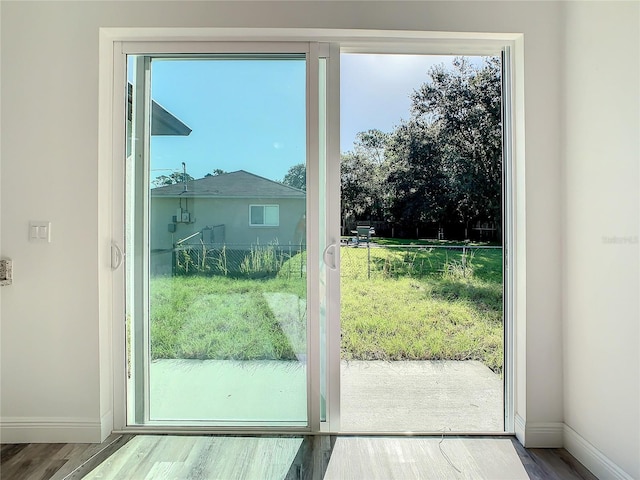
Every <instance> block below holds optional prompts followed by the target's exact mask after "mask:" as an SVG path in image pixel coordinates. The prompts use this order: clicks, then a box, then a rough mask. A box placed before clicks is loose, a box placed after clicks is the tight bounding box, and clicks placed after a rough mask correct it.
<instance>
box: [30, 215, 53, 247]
mask: <svg viewBox="0 0 640 480" xmlns="http://www.w3.org/2000/svg"><path fill="white" fill-rule="evenodd" d="M29 241H31V242H39V243H51V222H36V221H33V220H32V221H30V222H29Z"/></svg>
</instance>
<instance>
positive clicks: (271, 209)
mask: <svg viewBox="0 0 640 480" xmlns="http://www.w3.org/2000/svg"><path fill="white" fill-rule="evenodd" d="M279 224H280V205H249V226H251V227H277V226H278V225H279Z"/></svg>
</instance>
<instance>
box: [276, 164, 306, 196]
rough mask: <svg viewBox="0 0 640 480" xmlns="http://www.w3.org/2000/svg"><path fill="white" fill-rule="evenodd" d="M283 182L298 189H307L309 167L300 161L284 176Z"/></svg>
mask: <svg viewBox="0 0 640 480" xmlns="http://www.w3.org/2000/svg"><path fill="white" fill-rule="evenodd" d="M282 183H283V184H285V185H288V186H290V187H293V188H297V189H298V190H303V191H305V192H306V191H307V167H306V166H305V164H304V163H298V164H297V165H294V166H292V167H291V168H290V169H289V170H288V171H287V173H286V174H285V176H284V178H283V179H282Z"/></svg>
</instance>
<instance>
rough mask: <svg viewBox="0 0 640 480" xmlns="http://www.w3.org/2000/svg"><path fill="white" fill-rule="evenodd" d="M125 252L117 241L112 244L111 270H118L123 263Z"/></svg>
mask: <svg viewBox="0 0 640 480" xmlns="http://www.w3.org/2000/svg"><path fill="white" fill-rule="evenodd" d="M123 260H124V253H123V252H122V249H121V248H120V247H119V246H118V244H117V243H115V242H114V243H112V244H111V270H117V269H118V268H120V265H122V261H123Z"/></svg>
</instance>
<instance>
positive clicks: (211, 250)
mask: <svg viewBox="0 0 640 480" xmlns="http://www.w3.org/2000/svg"><path fill="white" fill-rule="evenodd" d="M306 259H307V255H306V245H305V244H298V245H293V244H291V245H279V244H267V245H256V244H252V245H247V244H225V245H220V244H211V243H203V242H197V243H195V242H194V243H181V244H180V245H176V246H175V247H174V248H173V249H170V250H157V251H154V252H152V254H151V271H152V273H153V274H156V275H158V274H160V275H162V274H165V275H167V274H171V275H222V276H231V277H244V278H262V277H275V276H283V277H286V278H293V277H298V278H302V277H304V276H305V275H306V272H307V265H306Z"/></svg>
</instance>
